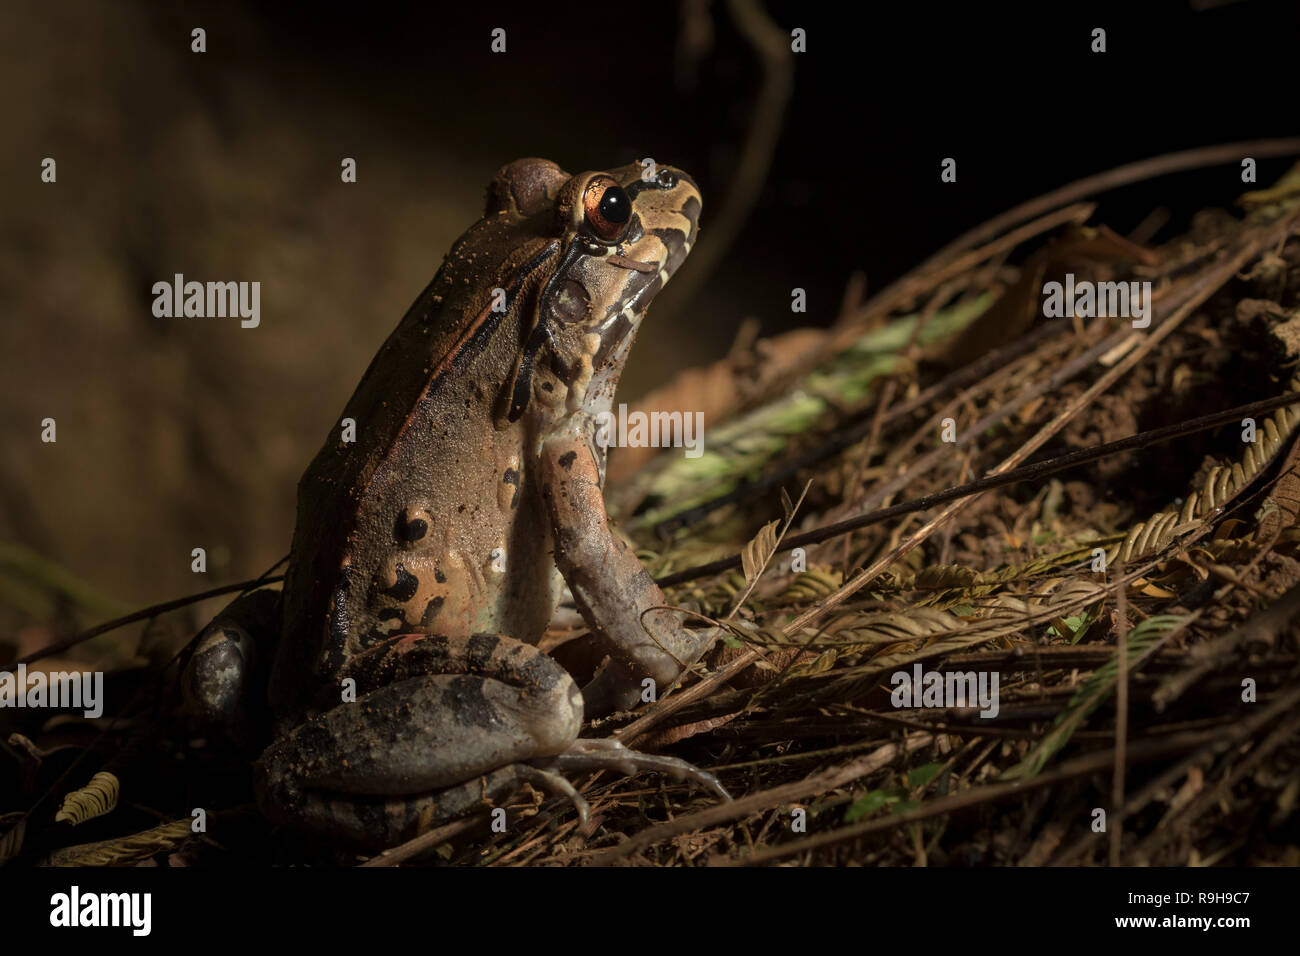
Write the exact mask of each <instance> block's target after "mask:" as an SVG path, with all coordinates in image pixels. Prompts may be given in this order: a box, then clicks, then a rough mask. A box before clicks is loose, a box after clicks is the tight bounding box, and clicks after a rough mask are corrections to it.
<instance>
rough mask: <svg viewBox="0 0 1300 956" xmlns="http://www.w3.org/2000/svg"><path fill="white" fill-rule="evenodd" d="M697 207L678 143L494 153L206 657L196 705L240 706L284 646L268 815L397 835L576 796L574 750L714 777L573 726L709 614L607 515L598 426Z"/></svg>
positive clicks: (665, 659)
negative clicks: (551, 645) (673, 159)
mask: <svg viewBox="0 0 1300 956" xmlns="http://www.w3.org/2000/svg"><path fill="white" fill-rule="evenodd" d="M699 214H700V194H699V192H698V190H697V189H696V186H695V184H694V183H693V182H692V181H691V179H690V178H689V177H688V176H686V175H685V174H684V173H681V172H679V171H678V170H675V169H671V168H667V167H659V168H658V171H657V174H655V175H653V176H652V177H649V178H643V176H642V167H641V166H639V165H633V166H625V167H621V168H619V169H614V170H610V171H609V172H594V173H593V172H589V173H582V174H580V175H577V176H570V175H568V174H567V173H565V172H564V171H563V170H561V169H560V168H559V167H558V166H556V165H555V164H554V163H551V162H547V161H545V160H540V159H521V160H518V161H517V162H514V163H511V164H510V165H508V166H506V167H505V168H504V169H502V170H501V171H500V172H499V173H498V174H497V176H496V179H495V180H494V181H493V183H492V185H491V187H490V189H489V193H488V200H487V210H486V213H485V215H484V216H483V218H482V219H480V220H479V221H478V222H477V223H475V224H474V225H473V226H472V227H471V228H470V229H469V231H468V232H466V233H465V234H464V235H463V236H461V237H460V239H459V240H457V242H456V244H455V246H453V247H452V250H451V252H450V254H449V255H448V256H447V259H446V261H445V262H444V263H443V266H442V268H441V269H440V270H439V271H438V274H437V275H436V276H435V277H434V279H433V282H432V283H431V284H430V285H429V287H428V288H427V289H426V290H425V291H424V292H423V294H421V295H420V297H419V298H418V299H417V300H416V302H415V304H414V305H413V306H412V307H411V309H410V311H408V312H407V314H406V317H405V318H403V319H402V321H401V324H400V325H398V327H397V329H396V330H395V331H394V332H393V333H392V335H390V336H389V338H388V341H387V342H385V343H384V346H383V348H381V349H380V351H379V354H378V355H376V356H375V358H374V360H373V361H372V362H371V363H370V367H369V369H368V370H367V371H366V373H365V377H364V378H362V380H361V384H360V385H359V386H358V387H357V390H356V393H355V394H354V395H353V396H352V399H351V401H350V402H348V405H347V407H346V409H344V411H343V415H342V416H341V417H342V419H343V420H344V421H345V422H346V420H347V419H351V420H353V421H354V422H355V441H345V440H344V439H345V437H347V436H346V435H345V429H344V427H342V426H341V425H336V426H335V427H334V428H333V429H332V431H331V435H330V438H329V439H328V440H327V441H326V443H325V446H324V447H323V448H322V449H321V451H320V453H319V454H318V455H317V456H316V458H315V460H314V461H313V462H312V463H311V466H310V467H309V468H308V469H307V472H306V474H305V475H303V477H302V481H301V482H300V484H299V487H298V516H297V528H296V531H295V533H294V539H293V548H292V552H291V557H290V564H289V569H288V573H287V576H286V579H285V583H284V589H283V592H278V593H277V592H274V591H259V592H254V593H253V594H251V595H248V596H246V597H244V598H242V599H240V600H239V601H236V602H235V604H233V605H231V607H229V608H227V609H226V611H224V612H222V614H221V615H220V616H219V617H218V618H217V619H216V620H215V621H214V622H213V623H212V624H211V625H210V626H209V627H208V629H207V631H206V632H205V634H204V636H203V637H202V638H201V640H200V643H199V645H198V647H197V649H196V651H195V654H194V656H193V657H192V659H191V661H190V663H189V666H188V667H187V671H186V692H187V697H188V699H189V703H190V708H191V712H192V713H196V714H198V715H199V716H200V717H202V718H203V719H206V720H209V721H219V722H221V723H222V724H223V725H224V726H225V727H227V728H229V727H234V726H239V725H240V724H241V722H242V721H245V720H246V717H244V716H240V715H239V714H236V713H235V711H236V710H242V708H241V707H240V701H241V698H248V697H250V696H254V692H253V691H252V690H251V689H250V688H252V687H254V686H255V685H256V681H255V680H254V678H253V676H252V675H253V674H254V673H255V672H256V668H255V667H254V666H253V661H254V656H255V654H256V652H257V650H258V649H260V648H261V647H263V646H265V647H271V646H274V652H273V661H272V664H271V668H270V675H269V684H268V689H267V700H268V702H269V705H270V714H271V723H272V735H273V736H272V742H271V743H270V745H269V746H267V748H266V749H265V751H264V752H263V753H262V755H261V757H260V759H259V760H258V761H257V763H256V765H255V768H254V769H255V786H256V790H257V799H258V803H259V806H260V807H261V809H262V811H263V812H264V813H265V814H266V815H267V816H268V817H269V818H270V819H272V820H274V821H277V822H280V823H283V824H286V825H289V826H293V827H296V828H300V829H306V830H309V831H314V832H317V833H321V834H326V835H330V836H336V837H341V838H347V839H351V840H355V841H358V842H362V843H366V844H370V845H391V844H393V843H396V842H399V841H401V840H404V839H408V838H410V837H411V836H413V835H415V834H417V833H419V832H421V831H422V830H424V829H427V828H428V827H430V826H432V825H434V824H436V823H439V822H441V821H444V820H447V819H450V818H451V817H454V816H456V815H459V814H463V813H465V812H468V811H470V810H472V809H475V808H478V807H482V806H484V805H487V804H491V803H493V802H496V801H500V800H502V799H504V798H506V797H509V796H510V795H511V794H512V793H513V792H514V791H515V790H517V789H518V788H519V787H520V786H521V785H522V784H523V783H525V782H527V783H532V784H535V785H538V786H541V787H545V788H547V789H549V790H551V791H552V792H558V793H561V794H564V795H566V796H568V797H569V798H570V799H572V800H574V802H575V803H576V804H577V805H578V807H579V810H580V811H582V810H584V809H585V805H584V804H583V803H582V801H581V799H580V797H578V795H577V794H576V793H575V792H574V790H573V788H572V786H571V785H570V784H569V783H568V781H567V780H566V779H565V778H564V777H563V776H562V775H561V772H562V771H568V770H585V769H591V768H615V769H619V770H621V771H623V772H626V773H632V772H635V771H638V770H660V771H666V772H670V773H674V774H675V775H677V776H679V777H680V776H683V775H685V776H688V777H692V778H693V779H695V780H697V781H699V782H702V783H705V784H707V785H709V786H711V787H712V788H714V789H715V790H717V791H719V792H721V788H720V787H719V786H718V784H717V782H716V781H715V780H714V779H713V778H712V777H711V776H710V775H708V774H705V773H703V772H702V771H699V770H696V769H695V768H693V767H691V766H690V765H689V764H686V763H684V762H683V761H680V760H676V759H675V758H671V757H664V756H651V755H646V754H639V753H634V752H632V751H629V750H627V749H625V748H623V747H621V746H620V745H618V744H617V743H615V742H613V741H611V740H608V739H579V737H578V732H579V729H580V727H581V725H582V721H583V715H584V712H585V713H586V714H587V715H588V716H591V715H594V714H599V713H607V712H610V711H613V710H617V709H624V708H628V707H631V706H632V705H634V704H635V703H636V702H637V701H638V700H639V699H640V695H641V692H642V690H643V687H644V686H645V685H644V684H643V682H644V681H646V679H647V678H648V679H650V680H653V681H654V682H656V684H657V686H658V687H660V688H663V687H665V686H667V685H668V684H669V683H670V682H672V681H674V680H675V679H677V678H678V677H679V676H680V674H681V673H682V671H683V669H684V668H685V667H687V666H688V665H689V664H691V663H692V662H694V661H695V660H696V659H698V658H699V657H700V655H701V654H702V653H703V652H704V651H705V649H706V648H707V646H708V645H709V644H710V643H711V641H712V639H713V637H714V631H713V630H711V629H692V628H690V627H688V626H687V621H686V614H685V613H684V612H682V611H678V610H673V609H669V608H666V607H664V605H666V604H667V602H666V600H665V599H664V596H663V594H662V593H661V592H660V590H659V588H658V587H657V586H656V585H655V583H654V581H653V580H652V579H651V578H650V576H649V574H648V573H647V572H646V570H645V568H643V567H642V566H641V564H640V562H639V561H638V559H637V558H636V556H635V555H634V554H633V553H632V551H631V550H630V549H629V548H628V546H627V545H626V544H625V543H624V542H623V541H622V540H621V539H620V538H619V537H618V536H617V535H616V534H615V533H614V532H613V530H612V529H611V527H610V524H609V519H608V518H607V517H606V514H605V505H604V500H603V498H602V494H601V486H602V483H603V480H604V470H605V454H604V449H603V448H602V447H601V446H600V445H599V443H598V442H597V441H596V432H597V424H596V423H597V416H599V415H600V414H601V413H602V412H604V411H607V410H608V409H610V407H611V404H612V402H613V398H614V389H615V387H616V386H617V385H618V380H619V375H620V374H621V373H622V371H623V365H624V363H625V362H626V360H627V356H628V350H629V349H630V348H631V346H632V340H633V339H634V338H635V336H636V332H637V328H638V326H639V325H640V323H641V320H642V319H643V318H644V316H645V311H646V307H647V306H648V305H649V303H650V300H651V299H653V298H654V296H655V294H656V293H657V292H658V291H659V290H660V289H661V288H663V285H664V283H665V282H667V281H668V277H669V276H670V275H671V274H672V273H673V272H675V271H676V270H677V268H678V267H679V266H680V265H681V263H682V261H683V260H684V259H685V258H686V255H687V253H689V252H690V249H691V245H692V243H693V242H694V241H695V237H696V231H697V224H698V220H699ZM561 575H562V579H561ZM565 583H567V584H568V588H569V591H570V592H571V593H572V595H573V599H574V601H575V603H576V604H577V607H578V609H579V610H580V611H581V613H582V616H583V618H584V619H585V620H586V622H587V624H588V626H589V627H590V630H591V639H593V640H595V641H598V642H599V645H600V648H601V650H602V651H603V652H604V654H606V655H607V657H606V660H605V663H604V665H603V667H602V668H601V669H600V670H599V671H598V672H597V674H596V676H595V677H594V678H593V679H592V680H591V682H590V683H588V684H587V686H586V687H584V688H583V689H582V690H581V691H579V688H578V687H577V685H576V684H575V682H574V680H573V678H572V677H570V675H569V674H568V672H566V671H565V670H564V669H563V668H562V667H560V665H559V664H558V663H556V662H555V661H554V660H553V659H551V658H550V657H548V656H546V655H545V654H543V653H542V652H541V651H539V650H538V649H537V648H536V647H535V645H536V643H537V642H538V641H539V640H540V638H541V636H542V633H543V631H544V630H545V629H546V626H547V623H548V622H549V621H550V619H551V616H552V614H553V613H554V611H555V609H556V606H557V603H558V601H559V598H560V595H561V593H562V591H563V586H564V584H565ZM259 632H261V633H259ZM263 633H268V634H271V635H278V642H277V641H275V640H274V639H273V640H271V641H269V642H265V643H264V642H263V637H262V634H263ZM723 795H724V796H725V793H724V794H723Z"/></svg>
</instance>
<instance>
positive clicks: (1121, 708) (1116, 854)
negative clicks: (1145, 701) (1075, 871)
mask: <svg viewBox="0 0 1300 956" xmlns="http://www.w3.org/2000/svg"><path fill="white" fill-rule="evenodd" d="M1125 592H1126V589H1125V588H1120V590H1119V591H1118V592H1116V594H1115V613H1116V629H1117V634H1116V641H1117V645H1116V648H1115V654H1116V659H1117V661H1118V665H1119V673H1118V674H1116V675H1115V763H1114V769H1113V771H1112V776H1111V796H1110V806H1111V811H1110V820H1108V821H1107V828H1108V829H1109V831H1110V865H1111V866H1119V865H1120V849H1121V842H1122V840H1123V837H1124V816H1123V814H1124V764H1125V760H1126V754H1125V751H1126V750H1127V746H1126V745H1127V742H1128V602H1127V600H1126V598H1127V594H1126V593H1125Z"/></svg>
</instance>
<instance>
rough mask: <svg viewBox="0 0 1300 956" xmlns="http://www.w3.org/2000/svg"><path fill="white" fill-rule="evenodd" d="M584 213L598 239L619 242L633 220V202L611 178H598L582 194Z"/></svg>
mask: <svg viewBox="0 0 1300 956" xmlns="http://www.w3.org/2000/svg"><path fill="white" fill-rule="evenodd" d="M582 211H583V215H584V216H585V217H586V220H587V225H588V226H589V227H590V228H591V231H592V232H593V233H595V235H596V238H598V239H602V240H604V241H605V242H616V241H618V240H619V239H620V238H621V237H622V235H623V233H625V232H627V224H628V222H629V221H631V219H632V200H631V198H630V197H629V196H628V194H627V193H626V192H625V191H624V190H623V187H622V186H620V185H619V184H618V183H616V182H615V181H614V180H613V179H612V178H610V177H609V176H597V177H596V178H595V179H593V180H592V181H591V182H590V183H588V184H587V191H586V192H584V193H583V194H582Z"/></svg>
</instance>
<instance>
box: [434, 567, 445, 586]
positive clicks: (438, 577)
mask: <svg viewBox="0 0 1300 956" xmlns="http://www.w3.org/2000/svg"><path fill="white" fill-rule="evenodd" d="M433 579H434V580H435V581H437V582H438V583H439V584H446V583H447V575H445V574H443V573H442V568H440V567H438V566H437V565H434V568H433Z"/></svg>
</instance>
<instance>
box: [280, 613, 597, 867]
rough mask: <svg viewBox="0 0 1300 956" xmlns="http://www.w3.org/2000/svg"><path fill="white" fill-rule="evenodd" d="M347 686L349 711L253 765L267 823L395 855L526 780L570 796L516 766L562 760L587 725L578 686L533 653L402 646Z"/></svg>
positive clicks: (491, 644)
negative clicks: (351, 693)
mask: <svg viewBox="0 0 1300 956" xmlns="http://www.w3.org/2000/svg"><path fill="white" fill-rule="evenodd" d="M346 678H352V679H354V680H355V681H356V688H355V689H356V695H357V696H356V700H355V702H353V703H340V704H339V705H337V706H336V707H334V708H332V709H330V710H327V711H325V712H324V713H322V714H319V715H318V716H315V717H312V718H310V719H308V720H307V721H305V722H304V723H302V724H300V725H299V726H298V727H296V728H295V729H294V730H293V731H291V732H290V733H289V734H288V735H287V736H285V737H283V738H281V739H280V740H278V741H276V742H275V743H273V744H271V746H269V747H268V748H267V749H266V750H265V751H264V752H263V754H262V756H261V758H260V759H259V760H258V762H257V766H256V767H255V784H256V789H257V795H258V804H259V806H261V808H262V811H263V813H264V814H265V815H266V816H267V817H268V818H270V819H271V820H273V821H275V822H281V823H288V824H292V825H294V826H299V827H305V828H307V829H310V830H314V831H316V832H319V833H323V834H325V835H328V836H341V837H345V838H349V839H351V840H354V841H355V842H359V843H365V844H370V845H391V844H394V843H397V842H400V841H401V840H405V839H409V838H410V837H412V836H415V835H416V834H418V833H420V832H422V831H423V830H425V829H427V828H428V827H430V826H432V825H434V824H437V823H440V822H442V821H444V820H448V819H451V818H453V817H456V816H458V815H460V814H462V813H464V812H466V811H468V810H471V809H473V808H474V807H475V806H481V805H483V804H484V802H489V803H490V802H495V801H497V800H500V799H503V798H505V797H508V796H509V795H510V794H511V793H512V792H513V791H514V790H516V789H517V788H518V786H519V785H520V784H521V783H523V782H532V783H540V784H541V785H543V786H550V787H551V788H552V789H559V790H561V791H564V788H565V787H567V784H564V783H563V781H557V780H555V779H552V777H551V775H550V774H548V773H547V772H546V771H544V770H540V769H538V768H534V767H528V766H525V765H523V764H522V762H523V761H527V760H532V759H535V758H549V757H554V756H556V755H558V754H561V753H564V752H565V751H567V750H569V749H570V748H571V746H572V745H573V744H574V741H575V740H576V739H577V736H578V729H579V728H580V726H581V724H582V696H581V694H580V693H579V691H578V688H577V685H576V684H575V683H574V682H573V679H572V678H571V677H569V675H568V674H567V673H566V672H565V671H564V669H563V668H561V667H560V666H559V664H557V663H555V662H554V661H553V660H551V659H550V658H549V657H547V656H546V655H545V654H543V653H542V652H541V651H539V650H537V649H536V648H535V647H532V646H530V645H528V644H524V643H522V642H520V641H516V640H513V639H511V638H509V637H504V636H500V635H496V634H476V635H474V636H472V637H467V638H454V637H442V636H437V635H423V634H409V635H401V636H399V637H395V638H392V639H390V640H389V641H386V642H385V643H383V644H381V645H379V646H377V647H375V648H372V649H371V650H369V651H367V652H365V653H364V654H361V655H358V656H357V657H356V658H353V660H352V661H351V662H350V664H349V666H348V668H347V669H346V670H345V671H344V672H343V673H342V674H341V675H340V681H342V680H343V679H346ZM571 789H572V788H569V790H570V791H571Z"/></svg>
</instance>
